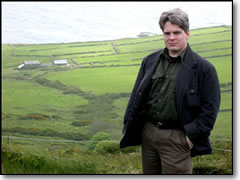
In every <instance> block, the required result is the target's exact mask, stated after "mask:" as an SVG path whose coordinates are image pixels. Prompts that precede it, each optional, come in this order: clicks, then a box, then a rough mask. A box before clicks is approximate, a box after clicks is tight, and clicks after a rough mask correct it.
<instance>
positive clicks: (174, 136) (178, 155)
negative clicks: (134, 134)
mask: <svg viewBox="0 0 240 180" xmlns="http://www.w3.org/2000/svg"><path fill="white" fill-rule="evenodd" d="M142 167H143V173H144V174H192V158H191V152H190V148H189V146H188V143H187V140H186V135H185V133H184V132H183V131H182V130H178V129H160V128H158V127H157V126H156V125H154V124H152V123H151V122H146V124H145V126H144V128H143V133H142Z"/></svg>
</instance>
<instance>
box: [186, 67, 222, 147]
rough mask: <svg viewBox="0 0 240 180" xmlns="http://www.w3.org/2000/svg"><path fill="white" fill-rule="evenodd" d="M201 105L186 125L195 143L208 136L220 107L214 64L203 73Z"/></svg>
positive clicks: (188, 133)
mask: <svg viewBox="0 0 240 180" xmlns="http://www.w3.org/2000/svg"><path fill="white" fill-rule="evenodd" d="M200 101H201V107H200V112H199V113H198V115H197V116H196V118H195V119H194V120H193V121H192V122H191V123H188V124H186V125H185V126H184V129H185V131H186V134H187V136H188V137H189V139H190V140H191V141H192V142H193V143H194V142H197V141H198V139H200V138H202V137H208V136H209V135H210V132H211V130H212V129H213V126H214V123H215V120H216V117H217V113H218V111H219V107H220V87H219V81H218V76H217V72H216V70H215V68H214V66H212V65H211V66H210V68H209V66H208V69H207V71H205V73H204V74H203V81H202V85H201V92H200Z"/></svg>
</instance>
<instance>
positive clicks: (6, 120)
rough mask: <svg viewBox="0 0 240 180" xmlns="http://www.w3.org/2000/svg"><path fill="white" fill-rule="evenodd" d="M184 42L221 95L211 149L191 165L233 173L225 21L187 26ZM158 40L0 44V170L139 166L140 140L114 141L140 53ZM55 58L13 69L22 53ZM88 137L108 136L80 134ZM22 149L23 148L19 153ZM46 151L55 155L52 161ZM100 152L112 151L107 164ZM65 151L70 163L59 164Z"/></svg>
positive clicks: (135, 169) (127, 169)
mask: <svg viewBox="0 0 240 180" xmlns="http://www.w3.org/2000/svg"><path fill="white" fill-rule="evenodd" d="M189 44H190V46H191V48H192V49H193V50H194V51H195V52H197V53H198V54H199V55H201V56H202V57H204V58H206V59H207V60H209V61H210V62H211V63H212V64H214V66H215V67H216V69H217V72H218V75H219V80H220V84H221V98H222V102H221V108H220V113H219V115H218V118H217V121H216V124H215V127H214V130H213V131H212V134H211V137H210V138H211V141H212V144H213V148H214V154H213V155H212V156H206V157H205V156H203V157H197V158H195V159H194V163H195V170H194V172H195V173H196V174H198V173H200V174H202V173H207V174H209V173H210V174H211V173H212V174H214V173H232V153H231V150H232V27H231V26H220V27H212V28H203V29H197V30H193V31H191V36H190V38H189ZM163 47H164V43H163V37H162V36H152V37H144V38H126V39H119V40H112V41H99V42H84V43H80V42H79V43H78V42H76V43H66V44H65V43H62V44H39V45H35V44H2V148H3V150H4V151H3V153H2V155H3V157H4V161H3V169H2V170H3V172H4V173H18V174H21V173H37V174H39V173H50V174H53V173H64V174H66V173H67V174H71V173H75V174H88V173H90V174H93V173H97V174H102V173H103V174H104V173H107V174H122V173H128V174H131V173H141V159H140V153H139V147H136V148H134V149H129V150H127V151H129V152H128V153H127V152H126V153H124V152H121V153H120V150H119V149H118V142H119V140H120V139H121V131H122V124H123V114H124V110H125V108H126V105H127V101H128V98H129V96H130V93H131V90H132V88H133V84H134V82H135V79H136V76H137V73H138V70H139V67H140V64H141V61H142V59H143V58H144V57H145V56H146V55H148V54H150V53H152V52H154V51H157V50H159V49H160V48H163ZM56 59H67V60H68V62H69V64H70V65H69V66H45V67H41V68H36V69H22V70H18V69H17V67H18V66H19V65H20V64H22V63H23V61H34V60H39V61H40V62H41V64H49V63H52V62H53V60H56ZM99 133H100V134H99ZM101 133H103V134H101ZM19 138H22V139H19ZM29 138H31V139H29ZM37 139H40V140H37ZM43 140H44V141H43ZM56 140H57V141H56ZM93 140H95V141H96V140H97V141H101V140H107V141H113V142H112V143H109V142H108V143H107V142H106V143H105V145H104V144H103V143H102V144H101V143H98V145H96V143H95V144H91V142H85V141H93ZM80 141H84V142H82V143H81V142H80ZM107 146H109V147H107ZM92 147H93V148H92ZM106 149H112V150H113V149H115V150H114V152H117V153H115V154H114V153H113V152H110V150H109V151H108V150H106ZM101 152H105V153H104V154H103V153H101ZM106 152H108V153H106ZM130 152H131V153H130ZM25 153H28V154H30V155H29V156H27V157H25V156H26V155H24V156H23V154H25ZM122 153H123V154H122ZM129 153H130V154H129ZM82 154H84V156H85V155H86V156H85V158H83V157H82ZM53 157H54V158H58V159H59V162H55V165H53V164H54V162H52V159H53ZM92 157H94V158H95V160H96V161H95V160H94V158H92ZM222 157H224V158H222ZM29 158H30V160H29ZM31 158H32V160H31ZM105 158H111V159H113V162H112V163H111V165H110V166H109V165H108V163H109V162H108V161H107V160H105ZM21 159H22V160H21ZM64 159H67V160H66V161H67V162H69V163H70V164H71V166H70V165H69V167H71V168H67V170H65V171H63V170H62V169H66V167H65V165H66V164H65V163H64V162H65V161H64ZM69 159H75V160H76V159H77V160H79V161H81V162H84V163H83V165H81V166H80V167H81V168H82V169H81V168H80V169H76V168H75V166H77V165H76V163H78V161H72V160H69ZM121 159H122V160H121ZM20 160H21V161H25V160H26V161H27V160H28V161H29V163H26V164H31V163H33V164H34V162H35V164H38V165H36V168H35V169H32V168H30V167H29V166H26V167H25V166H24V165H23V164H24V163H22V164H21V163H20V164H19V162H20ZM129 160H131V161H132V162H131V163H130V164H128V162H129ZM9 161H11V162H14V166H13V165H10V164H11V163H10V164H9ZM124 161H125V162H124ZM40 162H41V163H43V164H44V165H43V164H42V165H41V163H40ZM88 163H89V164H88ZM118 163H119V164H118ZM26 164H25V165H26ZM88 165H89V168H88V170H86V169H85V167H87V166H88ZM42 166H45V167H48V166H50V167H52V166H53V167H54V168H53V167H52V168H50V169H54V170H52V171H51V170H49V168H46V169H42ZM17 167H18V168H17ZM73 167H74V168H73ZM205 167H208V168H207V169H204V168H205ZM14 168H15V169H17V170H14ZM71 169H73V170H71Z"/></svg>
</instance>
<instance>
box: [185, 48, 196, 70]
mask: <svg viewBox="0 0 240 180" xmlns="http://www.w3.org/2000/svg"><path fill="white" fill-rule="evenodd" d="M196 64H197V63H196V59H195V58H194V56H193V51H192V49H191V47H190V46H189V44H187V48H186V52H185V54H184V57H183V65H184V66H186V67H187V68H188V69H190V70H191V69H192V68H194V66H195V65H196Z"/></svg>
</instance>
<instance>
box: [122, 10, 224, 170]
mask: <svg viewBox="0 0 240 180" xmlns="http://www.w3.org/2000/svg"><path fill="white" fill-rule="evenodd" d="M159 25H160V28H161V29H162V31H163V36H164V42H165V46H166V47H165V49H162V50H160V51H157V52H154V53H152V54H150V55H149V56H147V57H145V58H144V60H143V62H142V65H141V68H140V70H139V73H138V76H137V80H136V82H135V85H134V88H133V91H132V94H131V97H130V99H129V102H128V106H127V109H126V113H125V116H124V128H123V134H124V136H123V138H122V140H121V143H120V147H121V148H124V147H127V146H136V145H140V144H142V165H143V173H144V174H191V173H192V157H193V156H197V155H203V154H210V153H211V152H212V149H211V145H210V142H209V135H210V132H211V130H212V129H213V125H214V123H215V120H216V117H217V113H218V111H219V106H220V87H219V81H218V77H217V73H216V70H215V68H214V66H213V65H212V64H210V63H209V62H208V61H207V60H205V59H203V58H202V57H200V56H199V55H197V54H196V53H195V52H193V51H192V50H191V48H190V46H189V44H188V43H187V40H188V38H189V35H190V34H189V21H188V15H187V14H186V13H185V12H183V11H182V10H180V9H173V10H170V11H168V12H164V13H162V15H161V17H160V20H159Z"/></svg>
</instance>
